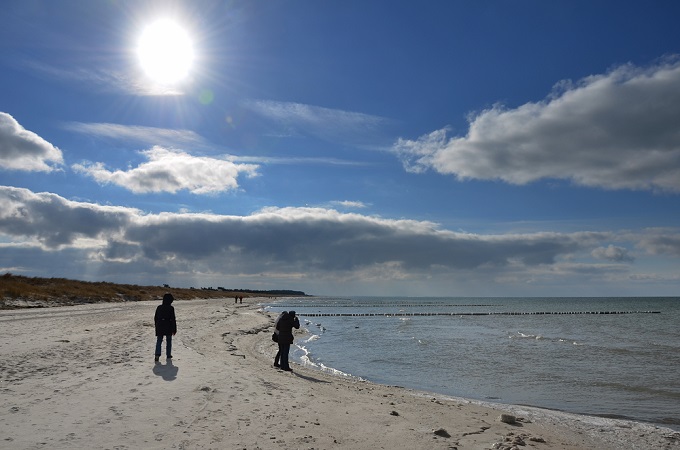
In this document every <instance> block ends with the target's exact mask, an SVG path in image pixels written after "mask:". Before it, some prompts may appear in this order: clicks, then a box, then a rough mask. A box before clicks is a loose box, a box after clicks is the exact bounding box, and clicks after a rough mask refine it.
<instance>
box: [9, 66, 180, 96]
mask: <svg viewBox="0 0 680 450" xmlns="http://www.w3.org/2000/svg"><path fill="white" fill-rule="evenodd" d="M21 66H22V67H23V68H25V69H28V70H30V71H32V72H33V73H38V74H40V75H42V76H43V77H45V78H51V79H57V80H60V81H67V82H79V83H84V84H86V85H87V86H88V87H89V88H95V89H98V90H100V91H102V92H115V93H122V94H128V95H139V96H177V95H183V94H184V92H183V91H182V90H181V89H180V88H178V87H174V86H163V85H159V84H153V83H150V82H149V81H147V80H145V78H144V77H142V76H141V75H140V74H138V73H135V72H134V71H133V72H132V75H131V74H130V73H128V72H123V71H119V70H113V69H106V70H104V69H92V68H86V67H69V68H64V67H58V66H54V65H50V64H45V63H42V62H37V61H32V60H25V61H23V62H22V63H21Z"/></svg>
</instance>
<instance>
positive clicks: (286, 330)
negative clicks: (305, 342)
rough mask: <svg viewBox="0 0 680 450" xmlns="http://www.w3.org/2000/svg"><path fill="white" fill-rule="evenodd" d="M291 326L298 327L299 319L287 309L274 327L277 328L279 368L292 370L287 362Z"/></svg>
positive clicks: (291, 336) (291, 334)
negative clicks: (286, 312)
mask: <svg viewBox="0 0 680 450" xmlns="http://www.w3.org/2000/svg"><path fill="white" fill-rule="evenodd" d="M293 328H300V321H299V320H298V318H297V316H296V315H295V311H288V314H286V315H283V314H282V315H281V317H280V318H279V322H278V323H277V324H276V329H277V330H279V357H280V361H281V362H280V364H281V370H285V371H286V372H292V371H293V369H291V368H290V365H289V364H288V352H289V351H290V344H292V343H293Z"/></svg>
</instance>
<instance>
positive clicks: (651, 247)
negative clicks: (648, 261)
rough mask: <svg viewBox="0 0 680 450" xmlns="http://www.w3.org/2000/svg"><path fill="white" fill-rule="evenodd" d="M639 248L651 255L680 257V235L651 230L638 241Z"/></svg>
mask: <svg viewBox="0 0 680 450" xmlns="http://www.w3.org/2000/svg"><path fill="white" fill-rule="evenodd" d="M639 247H640V248H642V249H643V250H645V251H646V252H647V253H649V254H651V255H666V256H671V257H680V234H674V233H670V232H669V230H667V229H653V230H650V232H649V233H648V234H647V235H645V237H644V238H643V239H642V240H641V241H640V243H639Z"/></svg>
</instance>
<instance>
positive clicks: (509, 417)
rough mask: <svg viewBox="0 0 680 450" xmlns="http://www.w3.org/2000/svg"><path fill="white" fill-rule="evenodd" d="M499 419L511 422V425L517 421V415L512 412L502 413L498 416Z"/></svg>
mask: <svg viewBox="0 0 680 450" xmlns="http://www.w3.org/2000/svg"><path fill="white" fill-rule="evenodd" d="M498 420H499V421H500V422H503V423H509V424H511V425H514V424H516V423H517V417H515V416H513V415H512V414H501V415H500V416H498Z"/></svg>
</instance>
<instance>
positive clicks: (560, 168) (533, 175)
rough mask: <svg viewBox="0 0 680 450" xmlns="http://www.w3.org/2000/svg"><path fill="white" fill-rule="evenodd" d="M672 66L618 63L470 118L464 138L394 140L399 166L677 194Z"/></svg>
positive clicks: (678, 112)
mask: <svg viewBox="0 0 680 450" xmlns="http://www.w3.org/2000/svg"><path fill="white" fill-rule="evenodd" d="M679 117H680V63H678V62H672V63H664V64H659V65H657V66H654V67H651V68H648V69H641V68H636V67H632V66H623V67H619V68H617V69H615V70H612V71H611V72H609V73H607V74H604V75H597V76H591V77H588V78H585V79H583V80H581V81H580V82H578V83H576V84H570V83H566V82H564V83H561V84H560V85H559V86H558V87H557V88H556V89H555V91H554V92H553V93H551V95H550V96H548V97H547V98H546V99H545V100H543V101H541V102H537V103H526V104H524V105H521V106H519V107H517V108H514V109H507V108H503V107H501V106H494V107H493V108H491V109H489V110H486V111H483V112H481V113H479V114H477V115H474V116H472V117H471V118H470V124H469V130H468V133H467V135H466V136H464V137H453V138H448V137H447V135H446V134H447V130H446V129H443V130H437V131H434V132H432V133H430V134H428V135H425V136H423V137H421V138H419V139H417V140H408V139H399V140H398V141H397V143H396V144H395V146H394V151H395V152H396V153H397V154H398V155H399V156H400V157H401V158H402V160H403V162H404V166H405V168H406V169H407V170H410V171H414V172H421V171H424V170H427V169H433V170H435V171H437V172H440V173H443V174H452V175H455V176H456V177H458V178H459V179H461V180H465V179H484V180H503V181H505V182H508V183H512V184H526V183H530V182H534V181H536V180H540V179H565V180H570V181H572V182H574V183H576V184H579V185H583V186H592V187H599V188H604V189H634V190H661V191H672V192H680V127H679V126H678V118H679Z"/></svg>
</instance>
